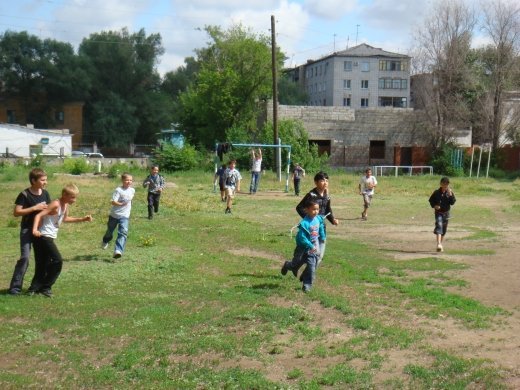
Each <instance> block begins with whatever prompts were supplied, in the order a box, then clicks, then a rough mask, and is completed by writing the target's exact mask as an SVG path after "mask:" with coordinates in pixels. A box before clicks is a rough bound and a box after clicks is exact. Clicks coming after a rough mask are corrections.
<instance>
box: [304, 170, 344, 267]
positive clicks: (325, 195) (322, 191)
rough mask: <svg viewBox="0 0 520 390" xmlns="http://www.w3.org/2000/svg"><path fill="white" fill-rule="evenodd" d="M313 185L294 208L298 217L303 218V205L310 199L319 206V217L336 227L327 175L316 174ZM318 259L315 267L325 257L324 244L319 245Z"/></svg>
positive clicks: (322, 173) (323, 173) (336, 222)
mask: <svg viewBox="0 0 520 390" xmlns="http://www.w3.org/2000/svg"><path fill="white" fill-rule="evenodd" d="M314 185H315V186H316V187H315V188H313V189H312V190H310V191H309V192H308V193H307V194H306V195H305V196H304V197H303V199H302V200H301V202H300V203H298V206H296V211H297V212H298V214H299V215H300V217H302V218H303V217H305V215H306V212H305V205H306V204H307V201H309V200H310V199H312V200H314V201H316V202H317V203H318V206H319V210H320V211H319V215H321V216H322V217H323V218H325V217H326V218H327V219H328V220H329V222H330V223H332V224H333V225H338V220H337V219H336V218H334V215H333V213H332V208H331V206H330V196H329V191H328V189H329V175H327V174H326V173H325V172H318V173H317V174H316V175H315V176H314ZM319 253H320V257H319V258H318V262H317V264H316V267H318V266H319V265H320V263H321V261H322V260H323V256H324V255H325V242H323V243H321V244H320V250H319Z"/></svg>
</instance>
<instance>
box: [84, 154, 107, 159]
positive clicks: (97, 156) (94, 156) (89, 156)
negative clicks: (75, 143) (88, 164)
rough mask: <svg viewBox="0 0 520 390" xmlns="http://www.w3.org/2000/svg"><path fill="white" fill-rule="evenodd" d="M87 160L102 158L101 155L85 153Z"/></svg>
mask: <svg viewBox="0 0 520 390" xmlns="http://www.w3.org/2000/svg"><path fill="white" fill-rule="evenodd" d="M85 156H87V157H88V158H104V156H103V155H102V154H101V153H85Z"/></svg>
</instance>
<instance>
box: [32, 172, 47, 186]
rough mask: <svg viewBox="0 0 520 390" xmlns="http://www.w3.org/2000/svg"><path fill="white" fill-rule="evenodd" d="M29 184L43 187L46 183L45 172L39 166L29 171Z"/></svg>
mask: <svg viewBox="0 0 520 390" xmlns="http://www.w3.org/2000/svg"><path fill="white" fill-rule="evenodd" d="M29 181H30V183H31V186H35V187H38V188H43V187H45V186H46V185H47V173H45V171H44V170H43V169H41V168H33V169H31V172H29Z"/></svg>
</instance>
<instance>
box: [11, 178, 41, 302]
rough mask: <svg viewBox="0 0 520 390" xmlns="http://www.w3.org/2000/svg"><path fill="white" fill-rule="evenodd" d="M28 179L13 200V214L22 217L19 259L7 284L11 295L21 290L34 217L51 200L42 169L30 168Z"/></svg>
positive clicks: (31, 239) (29, 251)
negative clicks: (29, 184)
mask: <svg viewBox="0 0 520 390" xmlns="http://www.w3.org/2000/svg"><path fill="white" fill-rule="evenodd" d="M29 181H30V182H31V186H30V187H29V188H26V189H25V190H23V191H22V192H20V194H18V197H17V198H16V200H15V202H14V203H15V206H14V212H13V215H14V216H15V217H22V223H21V225H20V259H19V260H18V261H17V262H16V266H15V267H14V272H13V277H12V279H11V284H10V286H9V294H11V295H18V294H20V293H21V292H22V285H23V278H24V276H25V273H26V272H27V268H28V266H29V257H30V255H31V245H32V242H33V235H32V228H33V222H34V217H35V216H36V214H38V213H39V212H40V211H42V210H45V209H46V208H47V205H48V204H49V203H50V202H51V197H50V195H49V193H48V192H47V190H45V186H46V185H47V174H46V173H45V171H44V170H43V169H40V168H34V169H33V170H31V172H29Z"/></svg>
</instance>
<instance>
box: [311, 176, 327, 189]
mask: <svg viewBox="0 0 520 390" xmlns="http://www.w3.org/2000/svg"><path fill="white" fill-rule="evenodd" d="M314 184H315V185H316V188H317V189H318V190H324V189H326V188H327V186H328V185H329V175H327V174H326V173H325V172H323V171H320V172H318V173H317V174H316V175H315V176H314Z"/></svg>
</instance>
